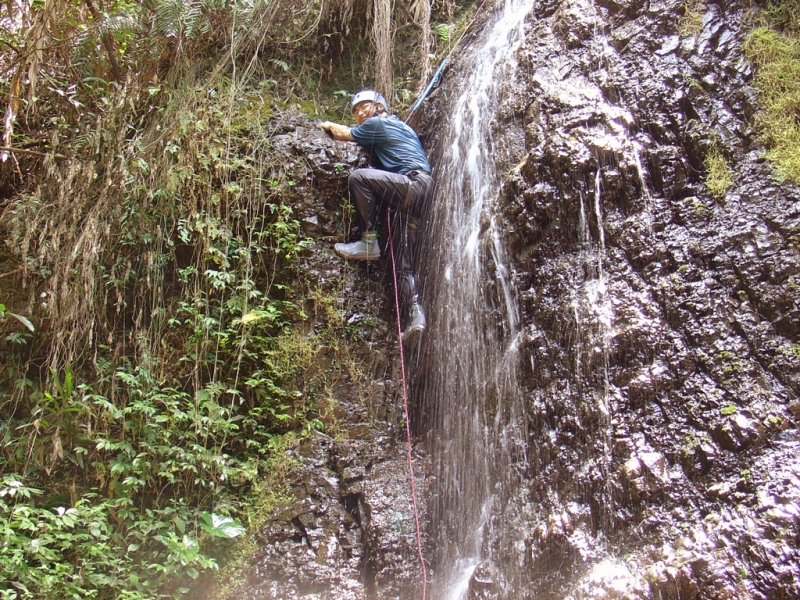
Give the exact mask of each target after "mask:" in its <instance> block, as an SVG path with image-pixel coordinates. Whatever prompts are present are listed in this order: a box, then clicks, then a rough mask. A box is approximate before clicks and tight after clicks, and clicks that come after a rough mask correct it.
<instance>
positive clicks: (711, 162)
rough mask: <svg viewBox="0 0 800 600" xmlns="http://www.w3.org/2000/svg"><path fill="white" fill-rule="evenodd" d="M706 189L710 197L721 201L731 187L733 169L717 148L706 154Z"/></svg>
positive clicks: (714, 147) (713, 147)
mask: <svg viewBox="0 0 800 600" xmlns="http://www.w3.org/2000/svg"><path fill="white" fill-rule="evenodd" d="M705 163H706V187H707V188H708V191H709V192H711V195H712V196H713V197H714V198H715V199H717V200H720V199H722V198H723V197H724V196H725V194H726V193H727V192H728V190H729V189H730V187H731V186H732V185H733V169H731V167H730V165H729V164H728V161H727V160H725V157H724V156H723V154H722V152H721V151H720V149H719V148H718V147H717V146H712V148H711V150H709V152H708V154H706V160H705Z"/></svg>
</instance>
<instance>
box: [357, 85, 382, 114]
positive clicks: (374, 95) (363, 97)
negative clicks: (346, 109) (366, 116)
mask: <svg viewBox="0 0 800 600" xmlns="http://www.w3.org/2000/svg"><path fill="white" fill-rule="evenodd" d="M362 102H375V103H376V104H381V105H382V106H383V108H384V110H387V111H388V110H389V103H388V102H387V101H386V98H384V97H383V96H381V95H380V94H379V93H378V92H376V91H375V90H361V91H360V92H357V93H356V95H355V96H353V99H352V100H350V112H351V113H352V112H353V111H354V110H355V109H356V106H358V105H359V104H361V103H362Z"/></svg>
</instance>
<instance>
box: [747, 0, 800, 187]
mask: <svg viewBox="0 0 800 600" xmlns="http://www.w3.org/2000/svg"><path fill="white" fill-rule="evenodd" d="M790 5H791V3H790V2H782V3H776V4H775V5H773V14H785V13H786V11H789V13H791V11H792V10H796V7H795V8H791V7H790ZM782 7H784V8H785V10H783V11H782V10H781V8H782ZM786 14H788V13H786ZM786 25H787V24H786V23H783V24H780V23H779V24H772V23H769V22H767V23H766V24H765V25H763V26H761V27H758V28H756V29H755V30H753V32H752V33H751V34H750V36H749V38H748V40H747V43H746V45H745V51H746V53H747V55H748V57H749V58H750V60H752V61H753V62H754V63H755V65H756V75H755V78H754V81H753V84H754V86H755V88H756V92H757V93H758V98H759V102H760V104H761V108H762V110H761V112H760V114H759V115H758V117H757V125H758V129H759V132H760V135H761V138H762V140H763V141H764V143H765V144H766V145H767V146H768V151H767V155H766V156H767V158H768V159H769V160H771V161H772V162H773V163H774V164H775V168H776V171H777V173H778V175H779V176H780V177H782V178H786V179H791V180H795V181H797V180H800V33H798V30H797V29H792V28H788V29H784V30H780V29H778V27H779V26H786Z"/></svg>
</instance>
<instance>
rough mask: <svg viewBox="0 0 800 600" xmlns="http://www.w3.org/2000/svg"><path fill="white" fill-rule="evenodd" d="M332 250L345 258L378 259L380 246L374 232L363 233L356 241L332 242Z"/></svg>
mask: <svg viewBox="0 0 800 600" xmlns="http://www.w3.org/2000/svg"><path fill="white" fill-rule="evenodd" d="M333 250H334V251H335V252H336V254H338V255H339V256H341V257H343V258H346V259H347V260H378V259H379V258H380V257H381V247H380V245H379V244H378V237H377V236H376V235H375V233H365V234H364V235H363V236H361V239H360V240H359V241H357V242H351V243H349V244H342V243H339V244H334V245H333Z"/></svg>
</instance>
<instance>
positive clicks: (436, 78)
mask: <svg viewBox="0 0 800 600" xmlns="http://www.w3.org/2000/svg"><path fill="white" fill-rule="evenodd" d="M449 62H450V57H449V56H445V57H444V60H443V61H442V64H440V65H439V68H438V69H436V73H434V74H433V77H432V78H431V82H430V83H429V84H428V87H426V88H425V91H424V92H422V95H421V96H420V97H419V98H417V101H416V102H415V103H414V106H412V107H411V111H410V112H409V113H408V116H407V117H406V120H405V122H406V123H408V120H409V119H410V118H411V115H413V114H414V113H415V112H416V110H417V109H418V108H419V107H420V105H421V104H422V102H423V100H425V98H427V97H428V94H430V93H431V90H432V89H433V87H434V86H435V85H436V83H437V82H438V81H439V77H440V76H441V75H442V71H443V70H444V68H445V67H446V66H447V63H449Z"/></svg>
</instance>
